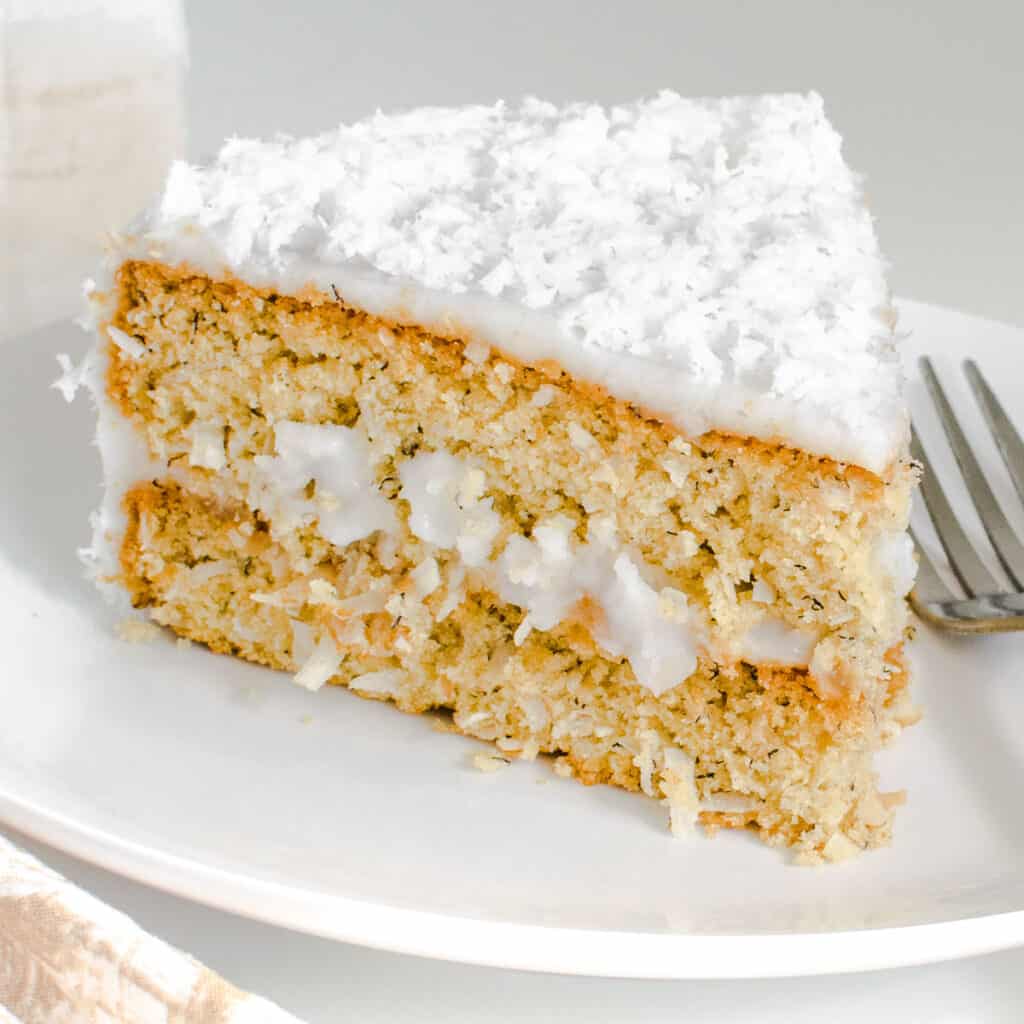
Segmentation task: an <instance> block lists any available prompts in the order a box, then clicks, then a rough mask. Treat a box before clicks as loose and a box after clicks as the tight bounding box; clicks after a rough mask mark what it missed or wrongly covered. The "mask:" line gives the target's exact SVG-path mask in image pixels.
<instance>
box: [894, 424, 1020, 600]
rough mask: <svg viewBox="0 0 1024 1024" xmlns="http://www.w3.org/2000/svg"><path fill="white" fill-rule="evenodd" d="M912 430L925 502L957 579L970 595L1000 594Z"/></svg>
mask: <svg viewBox="0 0 1024 1024" xmlns="http://www.w3.org/2000/svg"><path fill="white" fill-rule="evenodd" d="M910 430H911V432H910V452H911V454H912V455H913V457H914V458H915V459H916V460H917V461H918V462H920V463H921V465H922V466H923V467H924V475H923V477H922V479H921V494H922V495H923V496H924V503H925V505H926V506H927V507H928V513H929V515H930V516H931V519H932V524H933V525H934V526H935V532H936V533H937V534H938V537H939V541H940V543H941V544H942V548H943V550H944V551H945V552H946V557H947V558H948V559H949V564H950V566H951V567H952V569H953V572H954V573H955V574H956V578H957V579H958V580H959V581H960V585H961V586H962V587H963V588H964V590H965V591H966V592H967V595H968V596H969V597H977V596H978V595H980V594H994V593H997V592H998V591H999V590H1000V589H1001V588H1000V586H999V584H998V583H997V582H996V580H995V578H994V577H993V576H992V574H991V573H990V572H989V571H988V569H986V568H985V565H984V563H983V562H982V561H981V559H980V558H979V557H978V554H977V552H976V551H975V550H974V548H973V547H972V545H971V542H970V541H969V540H968V539H967V535H966V534H965V533H964V531H963V529H961V527H960V523H959V522H958V521H957V518H956V515H955V513H954V512H953V509H952V508H951V507H950V504H949V499H948V498H947V497H946V494H945V492H944V491H943V489H942V485H941V484H940V483H939V478H938V477H937V476H936V475H935V471H934V470H933V469H932V464H931V462H930V461H929V459H928V456H927V455H926V454H925V451H924V448H923V447H922V446H921V441H920V439H919V438H918V436H917V431H916V430H914V428H913V427H911V428H910Z"/></svg>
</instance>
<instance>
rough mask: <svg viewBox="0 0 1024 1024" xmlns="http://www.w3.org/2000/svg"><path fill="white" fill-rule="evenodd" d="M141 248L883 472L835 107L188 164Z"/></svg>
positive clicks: (408, 123) (263, 146)
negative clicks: (459, 339) (545, 364)
mask: <svg viewBox="0 0 1024 1024" xmlns="http://www.w3.org/2000/svg"><path fill="white" fill-rule="evenodd" d="M128 248H130V249H131V248H134V249H136V250H138V252H140V253H145V254H146V255H148V256H151V257H152V256H158V257H162V258H165V259H167V260H169V261H178V260H187V261H189V262H192V263H194V264H196V265H198V266H199V267H200V268H202V269H204V270H206V271H207V272H211V273H220V272H223V271H224V270H228V271H230V272H233V273H235V274H237V275H238V276H240V277H244V278H245V279H247V280H249V281H251V282H253V283H254V284H257V285H267V286H269V287H273V288H276V289H279V290H282V291H293V292H294V291H299V290H301V289H302V288H303V287H304V286H306V285H313V286H315V287H318V288H320V289H322V290H324V291H328V292H330V291H331V290H332V289H333V290H334V291H336V292H337V294H338V295H339V296H340V298H341V299H343V300H344V301H346V302H348V303H350V304H352V305H354V306H358V307H360V308H363V309H365V310H367V311H368V312H370V313H373V314H376V315H380V316H384V317H388V318H390V319H393V320H396V321H406V322H415V323H419V324H421V325H423V326H425V327H427V328H428V329H432V330H435V331H438V332H441V333H449V334H450V333H459V334H462V335H467V334H468V335H470V336H472V337H474V338H476V339H479V340H480V341H483V342H486V343H488V344H491V345H494V346H496V347H498V348H501V349H503V350H504V351H505V352H506V353H508V354H509V355H510V356H512V357H515V358H519V359H522V360H524V361H528V362H533V361H538V360H542V359H553V360H555V361H557V362H558V363H560V364H562V365H563V366H564V367H565V368H566V369H567V370H568V371H569V372H571V373H573V374H575V375H576V376H578V377H580V378H582V379H584V380H589V381H592V382H594V383H596V384H600V385H603V386H604V387H606V388H608V390H609V391H610V392H611V393H613V394H615V395H616V396H618V397H620V398H623V399H625V400H627V401H631V402H635V403H637V404H639V405H641V406H643V407H644V408H646V409H648V410H650V411H651V412H653V413H655V414H657V415H660V416H663V417H664V418H666V419H668V420H671V421H672V422H674V423H675V424H677V425H678V426H679V427H680V429H682V430H683V431H685V432H686V433H688V434H691V435H697V434H700V433H703V432H704V431H705V430H708V429H719V430H724V431H729V432H733V433H737V434H741V435H748V436H753V437H758V438H762V439H765V440H770V441H779V442H783V443H787V444H790V445H793V446H794V447H798V448H802V449H804V450H806V451H810V452H813V453H816V454H820V455H826V456H830V457H832V458H834V459H837V460H839V461H841V462H849V463H854V464H858V465H861V466H863V467H865V468H867V469H870V470H873V471H876V472H883V471H884V470H885V469H886V467H888V466H889V465H890V464H891V462H892V461H893V460H894V459H895V458H897V457H899V455H901V454H902V452H903V449H904V447H905V444H906V432H907V426H906V424H907V420H906V411H905V407H904V403H903V397H902V375H901V371H900V367H899V362H898V356H897V353H896V351H895V347H894V343H893V337H892V330H891V326H890V323H891V321H890V314H889V309H888V293H887V289H886V284H885V280H884V273H883V261H882V259H881V257H880V254H879V250H878V244H877V240H876V238H875V234H874V230H873V227H872V222H871V218H870V216H869V215H868V213H867V211H866V210H865V208H864V206H863V203H862V201H861V193H860V189H859V185H858V182H857V179H856V177H855V176H854V175H853V174H852V173H851V171H850V170H849V168H848V167H847V166H846V164H845V163H844V161H843V159H842V155H841V152H840V139H839V136H838V135H837V133H836V132H835V131H834V130H833V129H832V127H831V126H830V125H829V123H828V121H827V119H826V117H825V114H824V111H823V107H822V101H821V99H820V97H818V96H817V95H815V94H811V95H807V96H801V95H778V96H762V97H752V98H734V99H716V100H687V99H682V98H680V97H679V96H677V95H675V94H673V93H669V92H664V93H661V94H660V95H659V96H657V97H656V98H654V99H651V100H646V101H642V102H638V103H633V104H628V105H623V106H616V107H611V108H603V107H601V106H597V105H594V104H572V105H569V106H564V107H556V106H553V105H551V104H549V103H544V102H541V101H539V100H534V99H529V100H526V101H524V102H523V103H522V104H521V105H519V106H518V107H510V106H506V105H505V104H503V103H498V104H495V105H494V106H491V107H483V106H479V107H465V108H457V109H442V108H427V109H422V110H416V111H412V112H410V113H406V114H400V115H394V116H385V115H382V114H377V115H375V116H374V117H372V118H368V119H367V120H364V121H360V122H358V123H356V124H353V125H348V126H342V127H341V128H339V129H338V130H337V131H334V132H331V133H328V134H326V135H322V136H319V137H317V138H310V139H300V140H295V139H290V138H279V139H276V140H274V141H271V142H256V141H249V140H240V139H235V140H231V141H229V142H227V143H226V145H225V146H224V147H223V149H222V150H221V152H220V154H219V156H218V157H217V159H216V161H215V162H214V163H213V164H211V165H210V166H209V167H206V168H195V167H192V166H189V165H187V164H184V163H177V164H175V165H174V166H173V168H172V170H171V173H170V175H169V177H168V180H167V184H166V187H165V190H164V193H163V195H162V197H161V199H160V201H159V203H158V204H157V205H155V206H154V207H153V209H152V210H151V211H149V213H148V214H147V215H146V216H145V217H144V218H143V221H142V222H141V223H140V224H139V225H137V230H136V232H135V234H134V236H133V238H132V239H131V240H130V241H129V244H128Z"/></svg>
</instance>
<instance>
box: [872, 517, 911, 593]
mask: <svg viewBox="0 0 1024 1024" xmlns="http://www.w3.org/2000/svg"><path fill="white" fill-rule="evenodd" d="M874 557H875V564H876V566H877V567H878V569H879V570H880V571H881V572H882V573H884V574H885V575H886V576H888V577H889V579H890V580H891V581H892V585H893V589H894V590H895V591H896V593H897V594H898V595H899V596H900V597H905V596H906V595H907V594H909V593H910V591H911V589H912V587H913V586H914V580H915V579H917V552H916V551H915V550H914V542H913V540H911V538H910V534H909V533H907V532H906V531H905V530H890V531H888V532H886V533H883V534H882V535H881V536H880V537H879V538H878V540H877V541H876V542H875V549H874Z"/></svg>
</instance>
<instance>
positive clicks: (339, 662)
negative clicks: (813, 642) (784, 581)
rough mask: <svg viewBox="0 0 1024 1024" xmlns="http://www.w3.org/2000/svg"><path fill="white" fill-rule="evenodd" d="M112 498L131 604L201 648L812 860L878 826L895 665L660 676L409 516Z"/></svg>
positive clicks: (154, 486) (888, 802) (896, 691)
mask: <svg viewBox="0 0 1024 1024" xmlns="http://www.w3.org/2000/svg"><path fill="white" fill-rule="evenodd" d="M124 505H125V509H126V512H127V514H128V523H129V525H128V529H127V531H126V534H125V537H124V541H123V544H122V548H121V566H122V571H123V582H124V584H125V585H126V587H127V588H128V590H129V592H130V593H131V596H132V601H133V604H135V606H136V607H140V608H143V607H144V608H148V609H149V610H150V613H151V615H152V617H153V618H154V619H155V620H156V621H157V622H160V623H162V624H164V625H167V626H169V627H170V628H171V629H173V630H174V631H175V632H176V633H178V634H180V635H181V636H184V637H188V638H189V639H191V640H195V641H198V642H201V643H204V644H207V645H208V646H209V647H210V648H211V649H213V650H214V651H218V652H221V653H225V654H232V655H236V656H239V657H242V658H246V659H248V660H251V661H256V662H260V663H262V664H265V665H269V666H272V667H274V668H278V669H285V670H288V671H292V672H296V673H297V676H296V679H297V681H298V682H300V683H303V684H305V685H307V686H310V687H311V688H316V687H317V686H319V685H321V684H322V683H324V682H330V683H334V684H340V685H346V686H348V687H350V688H351V689H352V690H353V691H355V692H357V693H359V694H361V695H363V696H367V697H372V698H376V699H387V700H392V701H394V703H395V704H396V705H397V706H398V707H399V708H401V709H402V710H404V711H409V712H422V711H427V710H430V709H449V710H450V711H451V712H452V721H453V723H454V726H455V728H456V729H457V730H458V731H460V732H462V733H464V734H465V735H467V736H472V737H475V738H477V739H481V740H488V741H491V742H493V743H495V744H496V746H497V747H498V749H499V750H500V751H501V752H502V753H503V754H506V755H509V756H515V757H527V758H531V757H535V756H537V755H538V754H550V755H553V756H554V757H555V758H556V760H555V762H554V763H555V768H556V770H558V771H559V772H560V773H561V774H573V775H575V776H576V777H577V778H579V779H580V780H581V781H582V782H584V783H587V784H588V785H589V784H593V783H599V782H606V783H611V784H615V785H618V786H622V787H623V788H625V789H630V790H639V791H642V792H643V793H645V794H647V795H648V796H649V797H653V798H656V799H661V800H663V801H664V802H665V803H666V804H667V806H668V809H669V815H670V822H671V824H672V827H673V830H674V831H682V830H685V829H686V828H687V827H688V826H689V825H691V824H692V823H694V822H697V821H699V822H700V823H702V824H703V825H705V826H707V827H709V828H715V827H723V826H724V827H751V828H754V829H756V830H757V831H758V833H759V834H760V835H761V836H762V838H764V839H765V840H767V841H768V842H771V843H773V844H779V845H787V846H791V847H793V848H794V849H795V850H796V851H797V854H798V856H799V858H800V859H801V860H803V861H810V862H814V861H818V860H822V859H824V860H840V859H844V858H845V857H848V856H850V855H852V854H854V853H856V852H858V851H859V850H862V849H867V848H870V847H874V846H878V845H881V844H883V843H885V842H886V841H887V840H888V838H889V836H890V829H891V818H892V812H893V808H894V806H895V804H897V803H898V802H899V800H900V797H899V796H898V795H897V794H879V792H878V790H877V786H876V776H875V774H874V772H873V769H872V755H873V753H874V751H875V750H876V749H878V748H879V747H880V746H881V745H882V744H883V743H885V742H886V741H888V740H889V739H891V738H892V737H893V736H894V735H895V734H896V733H898V732H899V731H900V729H901V727H902V726H903V725H904V724H908V723H909V721H911V720H912V712H911V711H910V710H909V705H908V702H907V699H906V694H905V673H904V672H903V671H902V669H901V668H900V669H898V670H897V671H894V672H893V674H892V676H891V680H892V682H891V685H890V690H889V693H888V696H887V697H886V699H885V702H884V704H883V705H881V706H875V707H871V706H869V705H868V703H867V702H866V701H865V700H863V699H861V698H847V699H843V700H840V701H823V700H821V699H820V698H819V697H818V696H817V695H816V694H815V692H814V691H813V690H812V688H811V687H810V686H809V685H808V682H807V676H806V672H805V671H804V670H802V669H795V668H785V669H781V668H777V667H772V666H757V665H750V664H747V663H745V662H741V663H739V664H736V665H734V666H719V665H715V664H713V663H711V662H710V661H708V660H707V659H705V658H701V659H700V661H699V663H698V666H697V669H696V671H695V672H693V674H692V675H690V676H689V678H688V679H686V681H685V682H684V683H683V684H681V685H680V686H677V687H675V688H674V689H672V690H670V691H669V692H667V693H664V694H662V695H661V696H655V695H654V694H653V693H651V692H650V691H649V690H647V689H645V688H644V687H642V686H640V685H638V684H637V683H636V682H635V681H634V679H633V676H632V673H631V672H629V671H628V669H626V668H624V665H625V662H624V661H623V660H622V659H615V658H610V657H608V656H606V655H605V654H603V653H602V651H601V650H600V649H599V648H598V647H597V646H596V645H595V643H594V641H593V639H592V638H591V635H590V632H589V630H588V629H587V627H586V623H585V621H582V620H580V619H577V620H574V621H567V622H565V623H563V624H562V625H561V626H559V627H557V628H555V629H553V630H549V631H536V630H535V631H533V632H532V633H530V634H529V635H528V636H527V637H526V638H525V640H524V639H523V638H522V636H521V635H520V636H519V637H517V636H516V633H517V630H518V629H519V627H520V625H521V624H522V619H523V615H522V612H521V611H520V610H519V609H518V608H517V607H516V606H514V605H510V604H507V603H503V602H502V601H501V600H500V599H498V598H497V597H496V596H495V595H494V594H493V593H492V592H490V591H488V590H487V589H486V587H484V586H483V585H482V583H481V582H480V581H476V580H474V578H473V577H472V575H471V574H466V573H465V572H464V571H463V570H462V569H461V568H460V567H459V566H458V565H457V564H456V563H455V562H454V561H449V560H448V556H446V555H445V554H444V553H443V552H437V551H431V550H429V549H428V548H427V547H426V546H425V545H422V544H421V543H420V542H418V541H416V540H415V538H412V537H411V536H409V537H408V539H407V542H403V543H400V544H396V542H395V539H394V536H393V535H384V534H381V535H376V536H371V537H370V538H368V539H366V540H363V541H358V542H356V543H353V544H351V545H349V546H348V547H347V548H344V549H338V548H334V547H332V546H331V545H329V544H327V543H326V542H324V541H323V539H322V538H319V537H318V536H317V535H316V534H315V533H313V532H312V531H308V532H309V534H310V535H309V536H297V537H295V538H291V542H290V543H288V544H283V543H279V542H277V541H275V540H274V539H272V537H271V533H270V530H269V528H268V524H267V523H265V522H263V521H262V520H261V519H260V518H259V516H258V515H256V514H255V513H253V512H252V511H251V510H249V509H248V508H244V507H232V508H224V507H218V506H217V505H216V504H215V503H213V502H212V501H210V500H208V499H205V498H202V497H200V496H197V495H195V494H192V493H190V492H188V491H186V490H184V489H183V488H182V487H181V486H180V485H179V484H176V483H172V482H165V483H159V482H153V483H147V484H143V485H139V486H138V487H136V488H135V489H134V490H132V491H131V492H130V493H129V494H127V495H126V496H125V498H124ZM297 551H298V552H301V555H299V556H297V555H296V552H297ZM428 597H429V602H428V600H427V599H428ZM517 639H518V640H519V641H520V642H519V643H518V644H517V643H516V640H517ZM899 657H900V655H899V654H898V653H897V652H893V658H894V660H898V659H899Z"/></svg>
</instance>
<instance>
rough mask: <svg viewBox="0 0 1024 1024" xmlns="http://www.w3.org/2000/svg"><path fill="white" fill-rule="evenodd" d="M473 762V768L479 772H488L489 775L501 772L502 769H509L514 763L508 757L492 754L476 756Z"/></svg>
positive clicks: (473, 757)
mask: <svg viewBox="0 0 1024 1024" xmlns="http://www.w3.org/2000/svg"><path fill="white" fill-rule="evenodd" d="M471 760H472V762H473V767H474V768H475V769H476V770H477V771H478V772H487V773H488V774H489V773H491V772H497V771H500V770H501V769H502V768H507V767H508V766H509V765H510V764H511V763H512V762H511V761H510V760H509V759H508V758H507V757H502V756H501V755H500V754H490V753H487V754H485V753H480V754H474V755H473V756H472V758H471Z"/></svg>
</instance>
